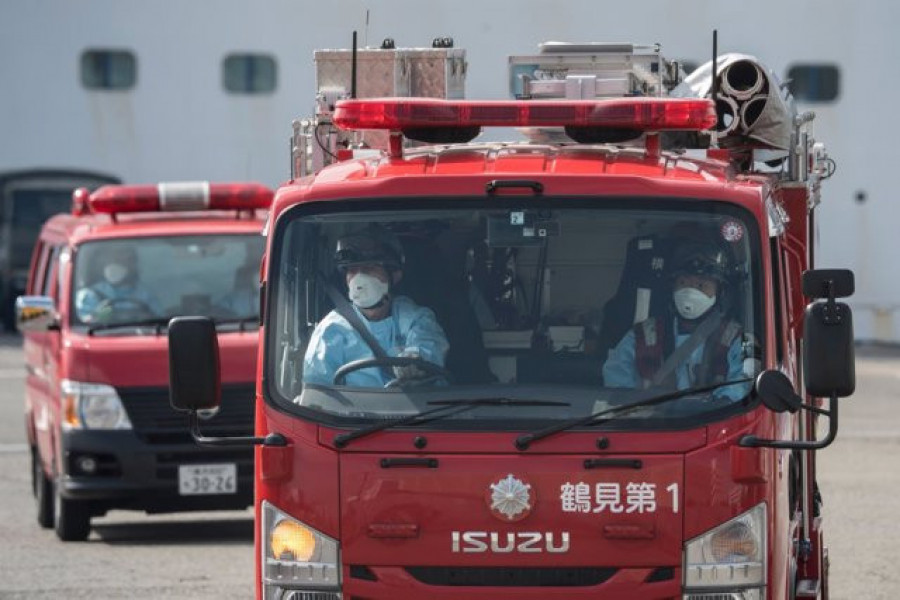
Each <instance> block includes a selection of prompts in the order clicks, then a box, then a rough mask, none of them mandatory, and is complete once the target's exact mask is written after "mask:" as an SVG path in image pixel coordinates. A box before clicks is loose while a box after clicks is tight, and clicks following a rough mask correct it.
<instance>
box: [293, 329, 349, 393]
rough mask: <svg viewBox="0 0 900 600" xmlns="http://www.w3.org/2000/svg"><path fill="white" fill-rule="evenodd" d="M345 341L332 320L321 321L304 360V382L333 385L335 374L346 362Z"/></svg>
mask: <svg viewBox="0 0 900 600" xmlns="http://www.w3.org/2000/svg"><path fill="white" fill-rule="evenodd" d="M345 346H346V344H345V340H344V336H343V335H342V333H341V331H340V328H339V327H334V326H332V322H331V320H330V319H327V318H326V319H325V320H323V321H321V322H320V323H319V324H318V325H317V326H316V328H315V330H313V333H312V336H310V339H309V345H308V346H307V347H306V355H305V356H304V358H303V382H304V383H319V384H322V385H332V384H333V383H334V373H335V371H337V370H338V368H340V367H341V365H343V364H344V363H345V362H346V361H345V360H344V348H345Z"/></svg>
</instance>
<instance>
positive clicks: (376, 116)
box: [334, 98, 716, 131]
mask: <svg viewBox="0 0 900 600" xmlns="http://www.w3.org/2000/svg"><path fill="white" fill-rule="evenodd" d="M334 123H335V125H337V126H338V127H340V128H341V129H351V130H353V129H392V130H400V131H402V130H407V129H409V130H414V129H424V128H470V127H576V128H578V127H584V128H616V129H629V130H639V131H668V130H692V131H699V130H703V129H709V128H711V127H712V126H714V125H715V124H716V108H715V104H714V103H713V101H712V100H708V99H706V98H610V99H603V100H562V101H545V100H492V101H491V100H487V101H467V100H463V101H455V100H438V99H431V98H399V99H398V98H376V99H366V100H342V101H340V102H338V103H337V106H336V109H335V113H334Z"/></svg>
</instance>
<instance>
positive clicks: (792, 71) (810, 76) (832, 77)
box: [787, 64, 840, 102]
mask: <svg viewBox="0 0 900 600" xmlns="http://www.w3.org/2000/svg"><path fill="white" fill-rule="evenodd" d="M787 80H788V86H789V87H790V90H791V93H792V94H793V95H794V98H796V99H797V100H799V101H800V102H833V101H834V100H835V99H836V98H837V96H838V92H839V91H840V71H839V70H838V68H837V66H835V65H825V64H820V65H801V64H798V65H792V66H791V67H790V68H789V69H788V72H787Z"/></svg>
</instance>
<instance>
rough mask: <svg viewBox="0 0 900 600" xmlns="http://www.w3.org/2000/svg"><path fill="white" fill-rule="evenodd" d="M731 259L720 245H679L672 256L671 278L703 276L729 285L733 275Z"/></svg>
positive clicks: (689, 243) (691, 242)
mask: <svg viewBox="0 0 900 600" xmlns="http://www.w3.org/2000/svg"><path fill="white" fill-rule="evenodd" d="M733 268H734V267H733V265H732V261H731V257H730V256H729V254H728V252H726V251H725V249H724V248H722V247H721V246H719V245H718V244H715V243H711V242H703V241H687V242H683V243H681V244H679V245H678V247H677V248H676V249H675V251H674V252H673V254H672V259H671V262H670V266H669V276H670V277H671V278H672V279H675V278H676V277H678V276H679V275H702V276H705V277H709V278H711V279H715V280H716V281H718V282H719V283H720V284H724V283H728V281H729V279H730V278H731V276H732V274H733Z"/></svg>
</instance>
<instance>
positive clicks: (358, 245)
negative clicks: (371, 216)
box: [334, 226, 405, 271]
mask: <svg viewBox="0 0 900 600" xmlns="http://www.w3.org/2000/svg"><path fill="white" fill-rule="evenodd" d="M334 262H335V265H336V266H337V268H338V269H340V270H342V271H343V270H346V269H348V268H350V267H353V266H357V265H366V264H377V265H381V266H383V267H384V268H385V269H387V270H388V271H398V270H400V269H402V268H403V263H404V262H405V257H404V255H403V246H401V245H400V240H398V239H397V236H395V235H394V234H393V233H391V232H390V231H388V230H386V229H383V228H381V227H377V226H373V227H369V228H368V229H364V230H363V231H360V232H358V233H354V234H351V235H347V236H344V237H342V238H339V239H338V241H337V248H336V249H335V252H334Z"/></svg>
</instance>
